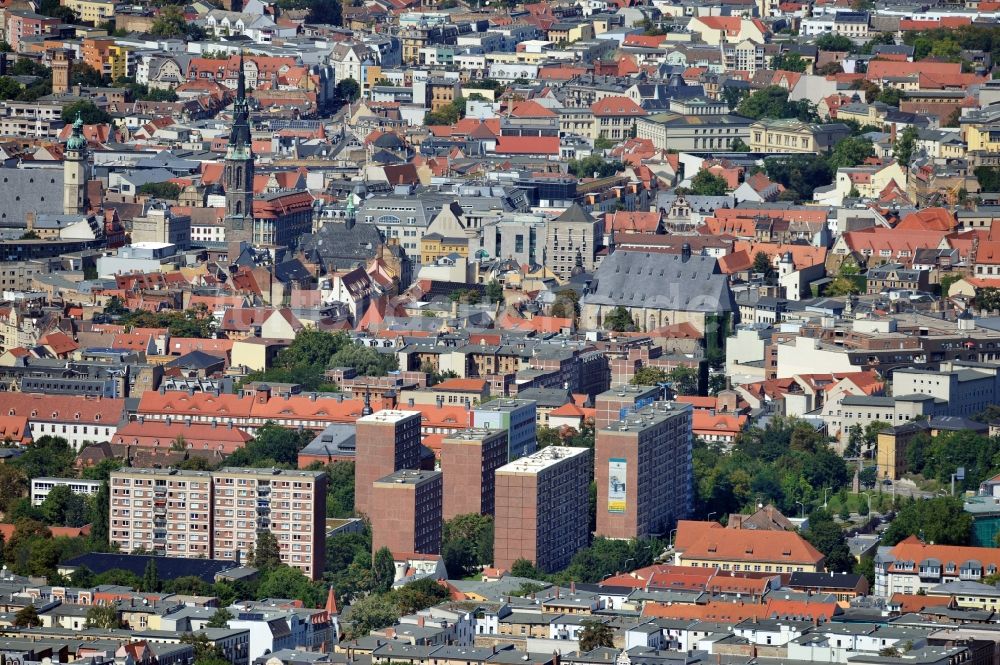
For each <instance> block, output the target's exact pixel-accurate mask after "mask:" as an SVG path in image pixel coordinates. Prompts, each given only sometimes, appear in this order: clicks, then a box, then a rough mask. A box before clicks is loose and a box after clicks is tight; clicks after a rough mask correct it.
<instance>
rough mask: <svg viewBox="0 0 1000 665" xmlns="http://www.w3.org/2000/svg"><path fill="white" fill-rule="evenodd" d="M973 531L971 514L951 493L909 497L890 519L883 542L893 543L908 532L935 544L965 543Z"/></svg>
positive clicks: (904, 536)
mask: <svg viewBox="0 0 1000 665" xmlns="http://www.w3.org/2000/svg"><path fill="white" fill-rule="evenodd" d="M971 532H972V516H971V515H970V514H969V513H967V512H965V511H964V510H963V509H962V502H961V500H959V499H956V498H954V497H950V496H949V497H937V498H933V499H924V500H920V501H912V500H911V501H909V502H908V503H906V504H905V505H904V506H903V507H902V509H900V511H899V512H898V513H897V514H896V518H895V519H894V520H892V522H890V523H889V528H888V529H886V530H885V533H884V534H883V536H882V543H883V544H885V545H895V544H896V543H898V542H899V541H901V540H904V539H905V538H908V537H909V536H917V537H918V538H920V539H921V540H923V541H924V542H928V543H930V542H933V543H935V544H937V545H965V544H967V543H968V542H969V535H970V534H971Z"/></svg>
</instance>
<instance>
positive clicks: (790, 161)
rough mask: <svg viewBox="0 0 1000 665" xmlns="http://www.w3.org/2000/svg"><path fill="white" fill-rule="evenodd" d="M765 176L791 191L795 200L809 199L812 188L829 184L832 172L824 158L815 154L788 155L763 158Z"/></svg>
mask: <svg viewBox="0 0 1000 665" xmlns="http://www.w3.org/2000/svg"><path fill="white" fill-rule="evenodd" d="M764 170H765V172H766V173H767V177H768V178H770V179H771V180H772V181H774V182H777V183H780V184H781V185H782V186H783V187H785V189H786V190H789V191H790V192H791V196H793V198H794V199H795V200H800V201H801V200H803V199H811V198H812V193H813V190H815V189H817V188H818V187H824V186H826V185H829V184H830V183H831V182H832V181H833V176H834V173H833V171H832V170H831V169H830V165H829V164H828V163H827V161H826V160H825V159H817V158H816V156H815V155H789V156H788V157H784V156H782V157H769V158H767V159H765V160H764Z"/></svg>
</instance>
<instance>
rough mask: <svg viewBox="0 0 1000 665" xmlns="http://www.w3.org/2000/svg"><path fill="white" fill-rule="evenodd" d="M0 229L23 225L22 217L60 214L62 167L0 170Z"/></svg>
mask: <svg viewBox="0 0 1000 665" xmlns="http://www.w3.org/2000/svg"><path fill="white" fill-rule="evenodd" d="M0 191H2V192H3V195H2V196H0V200H2V201H3V205H2V206H0V228H3V227H6V228H25V217H26V216H27V214H28V213H29V212H33V213H35V214H43V213H47V214H60V215H61V214H62V212H63V200H62V196H63V171H62V169H0Z"/></svg>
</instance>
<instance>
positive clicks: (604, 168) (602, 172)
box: [566, 155, 625, 178]
mask: <svg viewBox="0 0 1000 665" xmlns="http://www.w3.org/2000/svg"><path fill="white" fill-rule="evenodd" d="M566 169H567V170H568V171H569V172H570V173H572V174H573V175H575V176H576V177H577V178H592V177H594V176H595V175H596V176H597V177H598V178H607V177H608V176H613V175H615V174H616V173H620V172H621V171H623V170H624V169H625V166H624V165H623V164H622V163H621V162H619V161H608V160H606V159H604V158H603V157H601V156H600V155H590V156H589V157H584V158H583V159H571V160H569V161H568V162H567V163H566Z"/></svg>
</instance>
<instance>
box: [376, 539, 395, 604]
mask: <svg viewBox="0 0 1000 665" xmlns="http://www.w3.org/2000/svg"><path fill="white" fill-rule="evenodd" d="M395 579H396V564H395V562H394V560H393V558H392V552H390V551H389V548H388V547H380V548H379V549H378V551H377V552H375V556H374V557H372V590H373V591H375V592H376V593H385V592H386V591H388V590H389V589H391V588H392V583H393V581H394V580H395Z"/></svg>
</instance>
